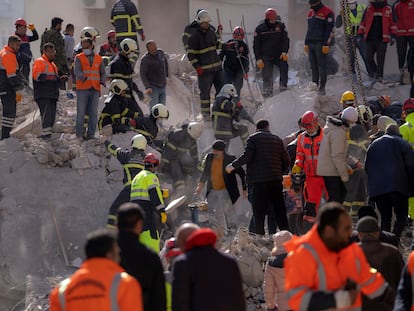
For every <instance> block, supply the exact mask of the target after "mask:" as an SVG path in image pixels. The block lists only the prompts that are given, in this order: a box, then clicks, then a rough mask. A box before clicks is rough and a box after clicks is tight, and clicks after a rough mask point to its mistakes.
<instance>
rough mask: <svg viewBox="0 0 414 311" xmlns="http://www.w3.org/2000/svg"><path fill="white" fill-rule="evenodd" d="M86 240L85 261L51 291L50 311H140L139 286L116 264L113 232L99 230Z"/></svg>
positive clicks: (117, 261) (141, 308)
mask: <svg viewBox="0 0 414 311" xmlns="http://www.w3.org/2000/svg"><path fill="white" fill-rule="evenodd" d="M86 239H87V240H86V244H85V254H86V260H85V261H84V262H83V263H82V265H81V267H80V268H79V270H77V271H76V272H75V273H74V274H72V276H70V277H69V278H67V279H65V280H64V281H62V282H61V283H60V284H59V285H58V286H56V287H55V288H54V289H53V290H52V292H51V294H50V296H49V302H50V311H75V310H90V311H110V310H114V309H115V308H116V310H119V311H143V310H144V307H143V297H142V289H141V286H140V284H139V283H138V282H137V281H136V280H135V278H133V277H132V276H131V275H129V274H127V273H126V272H125V270H124V269H123V268H122V267H121V266H120V265H119V261H120V257H119V246H118V242H117V237H116V235H115V233H112V232H108V231H106V230H98V231H95V232H92V233H90V234H89V235H88V236H87V237H86Z"/></svg>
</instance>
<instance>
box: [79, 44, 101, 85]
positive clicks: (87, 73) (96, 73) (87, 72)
mask: <svg viewBox="0 0 414 311" xmlns="http://www.w3.org/2000/svg"><path fill="white" fill-rule="evenodd" d="M76 57H77V58H79V61H80V63H81V66H82V71H83V76H84V77H86V78H87V79H86V81H84V82H82V81H81V80H78V79H76V89H78V90H89V89H91V88H94V89H95V90H97V91H100V90H101V85H100V82H101V64H102V57H101V56H100V55H98V54H95V55H94V56H93V63H92V66H91V65H90V64H89V60H88V57H87V56H86V55H85V54H84V53H83V52H82V53H80V54H78V55H77V56H76Z"/></svg>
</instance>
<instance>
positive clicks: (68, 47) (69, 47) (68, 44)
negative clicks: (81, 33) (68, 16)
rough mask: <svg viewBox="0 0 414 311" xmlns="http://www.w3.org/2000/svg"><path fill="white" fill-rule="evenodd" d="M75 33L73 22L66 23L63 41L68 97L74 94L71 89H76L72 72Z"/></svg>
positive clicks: (71, 97)
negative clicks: (67, 75) (67, 68)
mask: <svg viewBox="0 0 414 311" xmlns="http://www.w3.org/2000/svg"><path fill="white" fill-rule="evenodd" d="M74 33H75V26H74V25H73V24H66V27H65V31H64V32H63V36H64V37H63V40H64V42H65V55H66V60H67V62H68V67H69V77H68V91H67V92H66V96H67V97H68V98H69V99H74V98H75V95H73V93H72V91H75V90H76V84H74V83H75V74H74V73H73V66H74V63H75V58H74V57H75V55H74V52H73V51H74V49H75V38H74V37H73V34H74Z"/></svg>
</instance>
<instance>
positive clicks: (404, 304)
mask: <svg viewBox="0 0 414 311" xmlns="http://www.w3.org/2000/svg"><path fill="white" fill-rule="evenodd" d="M413 270H414V252H411V254H410V255H409V256H408V259H407V264H406V265H405V267H404V270H403V272H402V274H401V279H400V283H399V284H398V292H397V297H395V304H394V309H393V311H407V310H411V311H412V310H414V300H413V297H414V295H413V288H414V284H413V275H414V271H413Z"/></svg>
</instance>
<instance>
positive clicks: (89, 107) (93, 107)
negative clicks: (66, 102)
mask: <svg viewBox="0 0 414 311" xmlns="http://www.w3.org/2000/svg"><path fill="white" fill-rule="evenodd" d="M92 45H93V41H92V39H91V38H83V39H82V51H83V52H82V53H80V54H78V55H76V58H75V76H76V88H77V104H76V136H77V137H78V138H85V139H93V138H95V131H96V126H97V124H98V100H99V96H100V92H101V85H103V86H105V82H106V76H105V67H104V64H103V62H102V57H101V56H99V55H98V54H95V52H94V50H93V49H92ZM85 114H87V115H88V116H89V121H88V129H87V133H86V137H84V136H83V135H84V119H85Z"/></svg>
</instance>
